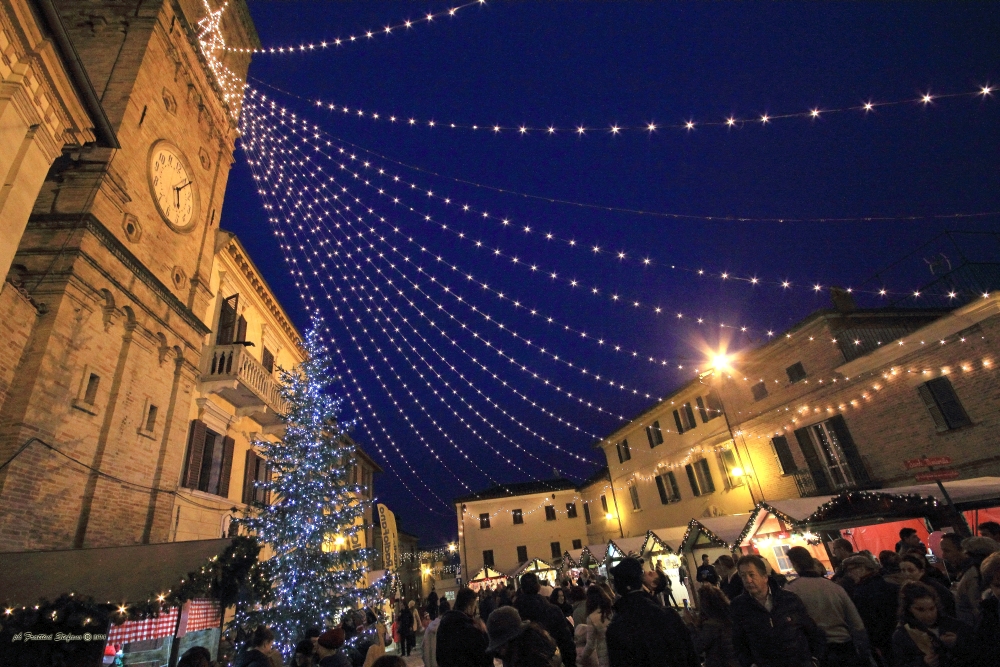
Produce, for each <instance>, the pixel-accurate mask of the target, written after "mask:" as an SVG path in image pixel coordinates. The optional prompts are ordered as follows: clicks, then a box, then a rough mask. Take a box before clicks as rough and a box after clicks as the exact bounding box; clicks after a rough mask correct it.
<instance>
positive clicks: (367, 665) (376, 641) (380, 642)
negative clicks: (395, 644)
mask: <svg viewBox="0 0 1000 667" xmlns="http://www.w3.org/2000/svg"><path fill="white" fill-rule="evenodd" d="M372 618H373V625H374V627H375V635H374V637H372V641H371V643H370V644H369V645H368V650H367V651H365V661H364V664H363V666H362V667H373V665H374V664H375V663H376V662H378V659H379V658H381V657H382V656H384V655H385V645H386V641H385V640H386V635H388V634H389V630H388V629H387V628H386V627H385V623H382V622H381V621H379V620H378V617H377V616H375V615H374V614H372Z"/></svg>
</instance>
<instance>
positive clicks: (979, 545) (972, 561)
mask: <svg viewBox="0 0 1000 667" xmlns="http://www.w3.org/2000/svg"><path fill="white" fill-rule="evenodd" d="M962 551H963V552H965V555H966V556H967V557H968V559H969V567H968V568H966V570H965V572H964V573H962V577H961V579H959V580H958V584H957V585H956V586H955V617H956V618H957V619H958V620H960V621H962V622H963V623H966V624H968V625H970V626H972V627H975V626H976V623H978V622H979V601H980V600H981V599H982V597H983V589H984V588H985V586H984V584H983V579H982V576H981V574H980V571H979V566H980V565H981V564H982V562H983V561H984V560H985V559H986V557H987V556H989V555H990V554H992V553H995V552H997V551H1000V543H997V542H995V541H993V540H991V539H990V538H988V537H967V538H965V539H964V540H962Z"/></svg>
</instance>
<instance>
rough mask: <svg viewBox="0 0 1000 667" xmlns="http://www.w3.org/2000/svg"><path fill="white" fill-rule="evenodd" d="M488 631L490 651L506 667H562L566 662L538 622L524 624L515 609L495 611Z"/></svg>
mask: <svg viewBox="0 0 1000 667" xmlns="http://www.w3.org/2000/svg"><path fill="white" fill-rule="evenodd" d="M487 631H488V633H489V638H490V643H489V646H488V647H487V651H488V652H489V654H490V655H495V656H496V657H498V658H500V660H501V661H502V662H503V665H504V667H559V665H561V664H562V662H563V660H562V656H561V655H560V651H559V649H558V647H556V643H555V641H553V640H552V637H550V636H549V633H547V632H546V631H545V629H544V628H543V627H542V626H541V625H539V624H538V623H531V622H528V621H522V620H521V615H520V614H518V612H517V609H516V608H515V607H509V606H505V607H500V608H499V609H497V610H496V611H495V612H493V614H492V615H491V616H490V620H489V623H488V624H487ZM575 661H576V657H575V646H574V663H575Z"/></svg>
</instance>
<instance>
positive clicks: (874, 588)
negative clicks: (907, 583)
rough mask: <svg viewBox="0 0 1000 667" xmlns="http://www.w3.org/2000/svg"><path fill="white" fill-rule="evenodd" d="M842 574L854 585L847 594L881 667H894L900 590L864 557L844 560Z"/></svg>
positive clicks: (877, 566)
mask: <svg viewBox="0 0 1000 667" xmlns="http://www.w3.org/2000/svg"><path fill="white" fill-rule="evenodd" d="M844 573H845V574H846V575H847V577H848V578H849V579H850V580H851V581H853V582H854V586H853V587H852V588H851V590H849V591H848V594H849V595H850V596H851V602H853V603H854V606H855V607H857V609H858V613H859V614H860V615H861V620H862V621H863V622H864V624H865V630H867V631H868V640H869V641H870V642H871V647H872V651H873V652H876V653H878V654H879V655H880V656H881V658H882V661H883V663H884V664H886V665H891V664H893V659H892V634H893V632H895V631H896V612H897V610H898V608H899V586H896V585H895V584H892V583H890V582H888V581H886V580H885V579H884V578H883V577H882V575H881V574H880V573H879V565H878V563H876V562H875V559H874V558H872V557H871V556H868V555H865V554H858V555H856V556H851V557H850V558H848V559H847V560H845V561H844Z"/></svg>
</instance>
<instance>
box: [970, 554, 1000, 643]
mask: <svg viewBox="0 0 1000 667" xmlns="http://www.w3.org/2000/svg"><path fill="white" fill-rule="evenodd" d="M979 573H980V575H981V576H982V578H983V586H984V587H985V588H986V594H985V595H984V597H983V599H982V601H981V602H980V603H979V622H978V623H977V624H976V633H975V642H976V653H977V654H978V655H981V656H987V655H992V656H998V655H1000V553H995V554H992V555H990V556H988V557H987V558H986V560H984V561H983V564H982V565H980V566H979Z"/></svg>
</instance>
